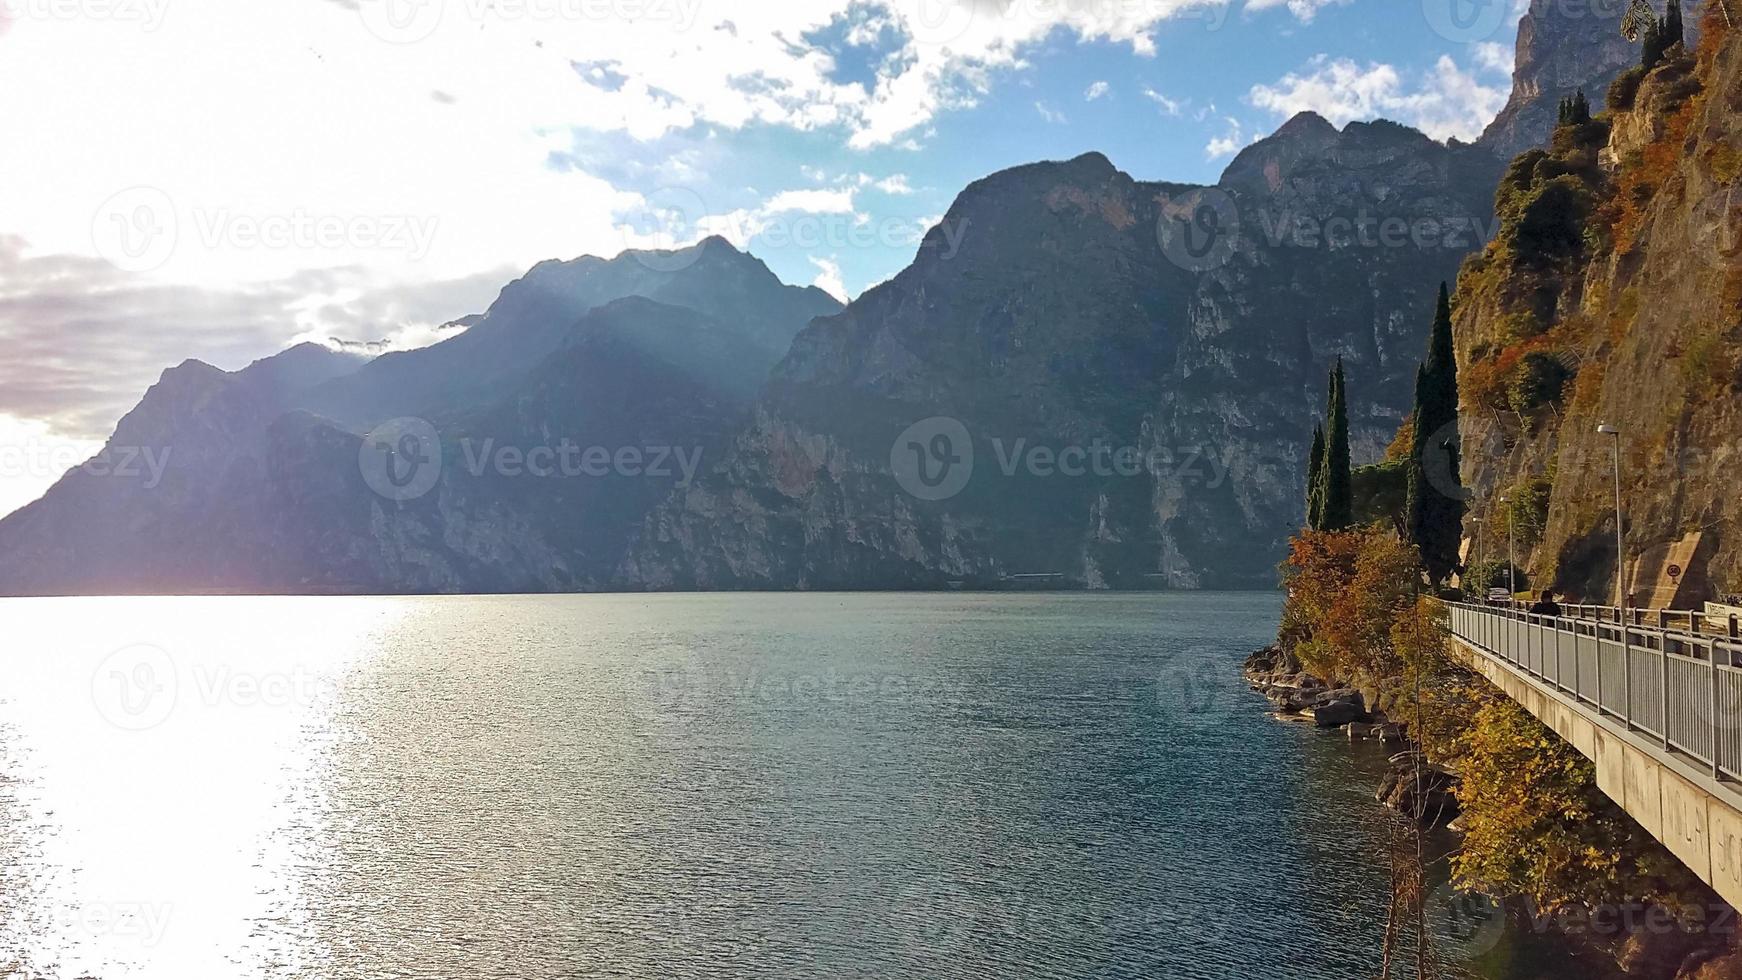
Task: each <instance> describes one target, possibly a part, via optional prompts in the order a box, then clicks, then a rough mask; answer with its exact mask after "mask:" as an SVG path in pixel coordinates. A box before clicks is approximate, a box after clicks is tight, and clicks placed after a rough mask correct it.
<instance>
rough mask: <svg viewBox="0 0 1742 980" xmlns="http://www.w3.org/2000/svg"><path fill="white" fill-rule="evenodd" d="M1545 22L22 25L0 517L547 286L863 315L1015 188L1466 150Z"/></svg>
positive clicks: (425, 12) (6, 106) (734, 9)
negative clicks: (807, 301)
mask: <svg viewBox="0 0 1742 980" xmlns="http://www.w3.org/2000/svg"><path fill="white" fill-rule="evenodd" d="M1522 2H1523V0H875V2H867V0H273V2H270V3H237V2H236V0H0V92H5V93H7V96H6V98H4V99H0V342H4V344H5V345H6V350H7V357H6V358H5V359H4V360H3V361H0V515H3V514H5V513H8V512H10V511H11V510H13V509H16V508H17V507H19V506H21V505H23V504H24V503H26V502H28V501H29V500H32V499H34V498H35V497H37V496H39V495H40V494H41V493H42V492H43V491H44V490H45V489H46V488H47V487H48V486H49V485H50V484H51V483H52V482H53V481H54V480H55V479H56V478H58V477H59V476H60V475H61V473H63V472H64V471H65V470H66V469H67V468H69V467H70V466H72V465H75V464H76V463H78V462H80V461H81V460H83V459H85V458H87V457H89V456H90V455H91V454H92V453H94V452H95V451H96V450H97V448H99V447H100V445H101V442H102V440H103V438H104V437H105V436H106V435H107V434H108V432H110V431H111V430H112V429H113V427H114V424H115V422H116V421H117V419H118V418H119V417H120V416H121V415H122V414H124V413H125V412H126V411H127V409H128V408H130V407H131V406H132V405H133V404H134V403H136V402H137V401H138V399H139V397H140V395H141V394H142V393H143V392H144V390H145V389H146V388H147V387H149V386H150V385H151V384H152V383H154V382H155V381H156V379H157V377H158V375H159V374H161V372H162V371H163V370H164V369H165V368H167V367H170V366H173V365H175V364H177V363H180V362H181V361H183V360H185V359H187V358H199V359H201V360H204V361H207V362H209V363H212V364H216V365H217V366H219V367H222V368H225V369H236V368H239V367H242V366H244V365H246V364H247V363H248V362H249V361H251V360H253V359H255V358H259V357H263V356H267V355H270V354H272V353H274V352H276V351H278V350H281V349H283V348H285V347H287V346H289V345H291V344H292V343H296V342H301V341H307V340H316V341H329V342H330V341H341V340H348V341H387V342H388V343H390V344H391V345H393V346H396V347H402V348H403V347H415V346H420V345H424V344H428V343H430V342H432V341H433V340H435V339H437V338H439V337H440V336H441V335H442V334H441V332H440V330H439V328H440V326H441V325H442V324H444V323H446V322H448V321H450V320H453V319H456V318H458V317H461V316H464V315H466V314H469V313H474V312H479V311H481V310H483V309H484V308H486V307H487V306H488V305H489V303H490V301H491V300H492V299H493V298H494V296H495V295H496V293H497V292H498V291H499V290H500V289H501V287H502V286H503V285H504V284H505V283H507V282H508V281H510V280H511V279H513V278H514V277H515V276H517V275H518V274H519V273H521V272H523V271H524V270H525V269H526V268H528V267H530V266H531V265H532V264H534V263H536V262H538V261H540V260H543V259H548V258H573V257H575V256H579V255H583V254H595V255H607V256H609V255H614V254H616V253H617V252H619V251H621V250H622V249H624V248H626V247H648V246H654V247H659V246H666V247H669V246H675V245H681V244H686V243H687V242H688V241H691V240H694V239H695V238H697V237H699V236H701V235H704V234H709V233H717V234H722V235H724V236H725V237H727V238H729V239H731V240H732V241H734V242H735V243H737V244H739V245H740V246H741V247H746V248H748V249H749V250H750V251H751V252H752V253H753V254H755V255H757V256H758V257H760V258H762V259H763V260H764V261H766V262H767V263H768V264H769V265H770V267H771V268H773V270H774V271H775V272H776V273H777V274H779V275H780V276H781V277H782V278H783V279H785V280H786V281H788V282H792V283H799V284H815V285H817V286H820V287H822V288H824V289H827V290H829V291H830V292H832V293H835V294H836V295H837V296H840V297H841V298H843V299H851V298H852V297H854V296H857V295H859V294H860V293H862V292H863V291H864V290H865V289H867V288H868V287H870V286H873V285H875V284H876V283H878V282H881V281H883V280H885V279H887V278H889V277H890V276H892V275H894V274H895V273H896V272H898V271H900V269H901V268H903V267H904V266H905V265H906V264H907V263H908V262H909V261H911V260H912V258H913V255H914V252H915V250H916V248H917V244H918V241H919V237H920V235H921V234H922V233H923V232H924V230H925V229H926V228H928V227H930V225H931V224H932V223H934V222H936V221H937V220H938V219H939V218H940V217H941V216H942V215H943V214H944V212H945V211H946V210H947V209H948V207H949V205H950V202H951V201H952V200H953V198H954V196H955V195H956V194H957V193H958V192H959V191H960V190H961V189H962V188H963V187H965V186H966V185H967V184H968V183H970V182H972V181H974V180H976V179H978V178H980V177H983V176H985V175H987V174H989V173H992V172H994V171H997V170H999V169H1002V168H1005V167H1009V166H1014V165H1017V164H1021V163H1027V162H1031V161H1034V160H1043V159H1067V158H1070V157H1074V156H1076V155H1078V154H1080V153H1083V152H1087V151H1090V150H1098V151H1100V152H1102V153H1105V154H1106V155H1107V156H1108V157H1109V158H1110V159H1112V161H1113V162H1114V164H1115V165H1117V166H1119V167H1120V168H1121V169H1123V170H1125V171H1126V172H1128V173H1130V174H1131V175H1133V176H1134V177H1137V178H1138V179H1144V180H1162V179H1165V180H1175V181H1190V182H1203V183H1210V182H1213V181H1214V180H1215V179H1216V178H1217V176H1218V175H1219V174H1220V173H1221V170H1222V169H1223V168H1224V167H1225V166H1226V165H1227V164H1228V162H1229V161H1230V160H1231V159H1232V158H1233V156H1234V155H1235V154H1236V153H1237V152H1238V151H1239V150H1240V149H1241V148H1243V147H1244V146H1246V145H1249V144H1250V143H1251V142H1253V141H1254V140H1257V139H1260V138H1262V137H1263V136H1265V135H1267V134H1268V133H1270V132H1271V131H1273V130H1274V129H1275V128H1276V127H1277V126H1278V125H1279V124H1281V123H1282V122H1283V121H1284V120H1286V119H1287V118H1289V117H1290V116H1292V115H1293V114H1295V113H1296V112H1299V111H1303V110H1309V109H1310V110H1314V111H1317V112H1319V113H1321V114H1322V115H1324V116H1325V117H1326V118H1328V119H1330V120H1331V121H1332V122H1333V123H1335V124H1337V125H1339V126H1340V125H1343V124H1344V123H1347V122H1349V121H1351V120H1365V119H1373V118H1378V117H1384V118H1389V119H1394V120H1397V121H1399V122H1404V123H1407V124H1410V125H1414V126H1417V127H1419V128H1421V129H1422V130H1424V131H1425V132H1427V133H1428V134H1429V135H1431V136H1433V137H1435V138H1438V139H1447V138H1452V137H1457V138H1461V139H1466V140H1467V139H1472V138H1474V137H1475V136H1476V135H1478V134H1479V133H1480V132H1481V130H1482V128H1483V126H1485V125H1486V124H1487V122H1488V121H1489V120H1490V119H1492V118H1493V116H1494V114H1495V113H1496V112H1497V111H1498V110H1499V109H1500V107H1501V106H1502V105H1503V104H1504V103H1505V100H1506V97H1507V95H1508V93H1509V91H1510V87H1511V82H1510V71H1511V64H1512V51H1513V46H1514V43H1515V36H1516V30H1517V21H1518V16H1519V14H1520V13H1521V10H1520V9H1518V5H1519V4H1521V3H1522Z"/></svg>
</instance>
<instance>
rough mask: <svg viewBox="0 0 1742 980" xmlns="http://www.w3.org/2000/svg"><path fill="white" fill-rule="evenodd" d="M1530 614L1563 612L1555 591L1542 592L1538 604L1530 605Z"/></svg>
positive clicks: (1540, 614)
mask: <svg viewBox="0 0 1742 980" xmlns="http://www.w3.org/2000/svg"><path fill="white" fill-rule="evenodd" d="M1530 614H1531V615H1532V616H1559V615H1560V614H1561V604H1560V603H1558V602H1556V601H1554V593H1553V592H1544V593H1543V594H1542V599H1541V600H1540V601H1538V602H1537V604H1536V605H1534V606H1531V607H1530Z"/></svg>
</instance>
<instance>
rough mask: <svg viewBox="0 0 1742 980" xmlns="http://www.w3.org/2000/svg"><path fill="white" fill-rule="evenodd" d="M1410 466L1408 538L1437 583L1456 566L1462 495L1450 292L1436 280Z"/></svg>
mask: <svg viewBox="0 0 1742 980" xmlns="http://www.w3.org/2000/svg"><path fill="white" fill-rule="evenodd" d="M1411 449H1412V453H1411V456H1410V466H1409V536H1410V540H1411V541H1413V542H1414V543H1415V545H1416V546H1417V547H1418V548H1420V549H1421V558H1422V564H1423V565H1424V566H1426V568H1427V570H1428V574H1429V575H1430V576H1432V578H1433V580H1434V581H1436V582H1439V581H1444V580H1445V579H1446V578H1447V577H1448V576H1450V575H1451V573H1452V572H1453V571H1454V570H1456V569H1457V566H1458V544H1459V540H1460V539H1461V538H1462V537H1463V523H1464V495H1463V489H1462V486H1461V481H1460V476H1459V467H1460V464H1461V460H1460V456H1461V453H1460V447H1459V443H1458V361H1457V353H1456V351H1455V350H1454V348H1453V346H1452V299H1451V290H1450V289H1448V288H1447V286H1446V284H1445V283H1441V284H1440V295H1439V302H1438V303H1437V304H1436V306H1435V308H1434V325H1433V332H1432V333H1431V334H1430V335H1429V338H1428V351H1427V360H1426V361H1424V362H1422V365H1421V369H1420V370H1419V371H1417V372H1416V381H1415V440H1414V445H1413V446H1412V447H1411Z"/></svg>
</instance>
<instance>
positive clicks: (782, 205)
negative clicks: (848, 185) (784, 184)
mask: <svg viewBox="0 0 1742 980" xmlns="http://www.w3.org/2000/svg"><path fill="white" fill-rule="evenodd" d="M854 196H855V195H854V193H853V191H852V190H851V189H846V190H829V189H813V190H802V191H781V192H780V193H778V194H776V195H774V196H773V197H771V198H769V199H768V201H767V203H765V204H764V205H763V206H762V211H763V213H765V214H782V213H786V212H791V211H803V212H807V213H810V214H852V213H853V198H854Z"/></svg>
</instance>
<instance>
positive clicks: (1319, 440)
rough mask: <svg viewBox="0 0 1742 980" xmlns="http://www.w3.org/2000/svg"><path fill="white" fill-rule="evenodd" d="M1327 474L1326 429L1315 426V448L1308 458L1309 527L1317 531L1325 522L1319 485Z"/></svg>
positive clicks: (1322, 497)
mask: <svg viewBox="0 0 1742 980" xmlns="http://www.w3.org/2000/svg"><path fill="white" fill-rule="evenodd" d="M1324 472H1325V427H1324V426H1323V425H1315V426H1313V448H1312V453H1311V455H1309V456H1308V457H1307V527H1309V528H1312V529H1313V530H1315V531H1317V530H1320V528H1321V525H1322V524H1323V522H1324V513H1325V507H1324V499H1325V498H1324V495H1323V494H1321V493H1320V492H1319V491H1320V489H1321V487H1320V486H1319V483H1320V481H1321V480H1323V479H1324Z"/></svg>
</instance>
